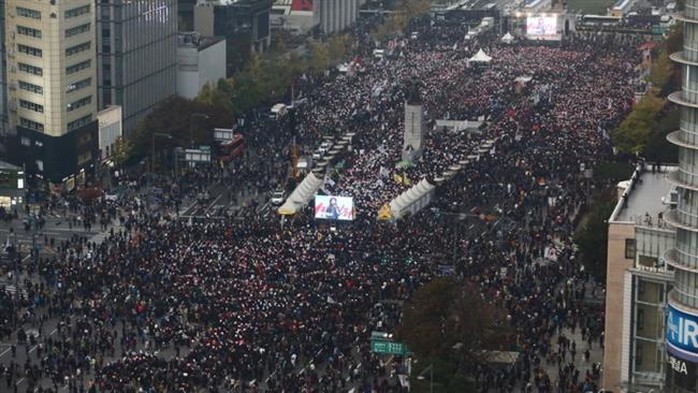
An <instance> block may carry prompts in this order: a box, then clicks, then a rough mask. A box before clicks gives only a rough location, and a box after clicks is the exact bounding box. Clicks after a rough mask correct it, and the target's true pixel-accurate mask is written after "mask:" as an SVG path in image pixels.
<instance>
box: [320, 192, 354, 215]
mask: <svg viewBox="0 0 698 393" xmlns="http://www.w3.org/2000/svg"><path fill="white" fill-rule="evenodd" d="M315 218H317V219H325V220H341V221H351V220H353V219H354V200H353V198H351V197H340V196H332V195H315Z"/></svg>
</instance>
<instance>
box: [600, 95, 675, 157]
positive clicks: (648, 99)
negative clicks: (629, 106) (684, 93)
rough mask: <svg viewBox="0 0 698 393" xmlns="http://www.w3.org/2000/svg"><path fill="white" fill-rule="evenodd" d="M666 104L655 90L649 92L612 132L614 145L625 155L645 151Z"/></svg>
mask: <svg viewBox="0 0 698 393" xmlns="http://www.w3.org/2000/svg"><path fill="white" fill-rule="evenodd" d="M665 103H666V100H665V99H663V98H660V97H657V95H656V93H655V91H654V90H653V91H650V92H648V94H646V95H645V96H644V97H642V99H641V100H640V102H639V103H638V104H637V105H635V108H634V109H633V110H632V112H630V114H629V115H628V116H627V117H626V118H625V120H623V122H621V124H620V125H619V126H618V127H617V128H616V129H615V130H613V131H612V133H611V136H612V138H613V145H614V146H615V147H616V148H617V149H618V150H620V151H622V152H625V153H639V152H642V151H644V149H645V146H647V143H648V141H649V139H650V135H651V130H652V127H653V125H654V123H655V121H656V120H657V116H658V115H659V114H660V112H661V111H662V109H663V108H664V105H665Z"/></svg>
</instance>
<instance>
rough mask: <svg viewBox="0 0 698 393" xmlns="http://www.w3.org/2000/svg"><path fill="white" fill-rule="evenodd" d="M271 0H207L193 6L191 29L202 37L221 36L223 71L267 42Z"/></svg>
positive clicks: (242, 61) (239, 65) (229, 72)
mask: <svg viewBox="0 0 698 393" xmlns="http://www.w3.org/2000/svg"><path fill="white" fill-rule="evenodd" d="M271 4H272V0H239V1H236V2H233V1H231V0H208V1H201V2H199V3H198V4H197V5H196V7H195V8H194V30H196V32H198V33H199V34H201V35H202V36H206V37H213V36H216V37H225V40H226V56H227V60H226V63H227V65H226V75H227V76H231V75H232V74H233V72H235V71H236V70H239V69H241V68H242V67H243V66H244V65H245V64H246V62H247V60H248V59H249V57H250V55H251V54H252V53H263V52H265V51H266V50H267V49H268V48H269V46H270V45H271V34H270V25H269V15H270V12H271Z"/></svg>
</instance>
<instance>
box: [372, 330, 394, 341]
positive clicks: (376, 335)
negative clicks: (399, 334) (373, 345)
mask: <svg viewBox="0 0 698 393" xmlns="http://www.w3.org/2000/svg"><path fill="white" fill-rule="evenodd" d="M389 338H390V335H389V334H388V333H386V332H379V331H376V330H374V331H372V332H371V340H388V339H389Z"/></svg>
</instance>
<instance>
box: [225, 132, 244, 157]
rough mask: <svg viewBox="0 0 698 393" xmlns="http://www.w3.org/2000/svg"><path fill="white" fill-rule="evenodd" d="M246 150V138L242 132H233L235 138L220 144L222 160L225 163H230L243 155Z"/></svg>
mask: <svg viewBox="0 0 698 393" xmlns="http://www.w3.org/2000/svg"><path fill="white" fill-rule="evenodd" d="M244 151H245V138H243V136H242V134H240V133H237V132H236V133H235V134H233V139H231V140H228V141H225V142H223V143H221V145H220V155H219V157H220V160H221V161H222V162H224V163H226V164H227V163H229V162H231V161H233V160H234V159H235V158H237V157H239V156H241V155H242V153H243V152H244Z"/></svg>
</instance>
